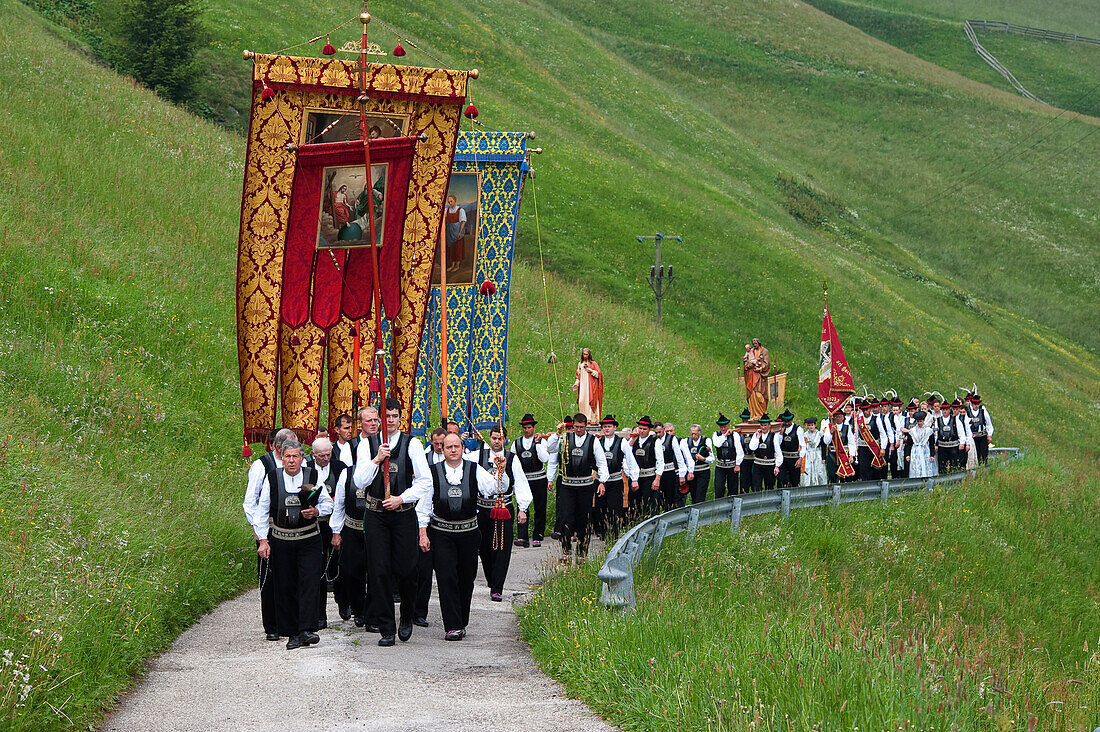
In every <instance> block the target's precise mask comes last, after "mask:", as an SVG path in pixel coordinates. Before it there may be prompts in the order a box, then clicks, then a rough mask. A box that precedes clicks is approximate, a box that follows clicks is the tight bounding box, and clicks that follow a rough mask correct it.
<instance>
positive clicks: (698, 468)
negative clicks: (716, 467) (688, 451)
mask: <svg viewBox="0 0 1100 732" xmlns="http://www.w3.org/2000/svg"><path fill="white" fill-rule="evenodd" d="M704 470H710V463H695V469H694V470H692V471H691V472H693V473H701V472H703V471H704Z"/></svg>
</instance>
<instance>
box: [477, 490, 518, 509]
mask: <svg viewBox="0 0 1100 732" xmlns="http://www.w3.org/2000/svg"><path fill="white" fill-rule="evenodd" d="M514 495H515V494H514V493H505V494H504V505H505V506H507V505H508V504H510V503H511V502H512V497H513V496H514ZM495 505H497V499H496V496H493V497H492V498H486V497H485V496H481V495H479V496H478V497H477V507H478V508H492V507H493V506H495Z"/></svg>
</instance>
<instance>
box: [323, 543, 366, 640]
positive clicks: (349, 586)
mask: <svg viewBox="0 0 1100 732" xmlns="http://www.w3.org/2000/svg"><path fill="white" fill-rule="evenodd" d="M364 542H365V537H364V536H363V532H362V530H360V529H351V528H348V527H347V525H345V526H344V528H343V530H342V531H341V532H340V580H341V584H343V586H344V601H345V602H346V603H347V608H348V609H349V610H351V614H352V615H354V616H355V617H356V618H358V619H365V618H366V617H367V549H366V546H365V543H364ZM330 571H331V570H330Z"/></svg>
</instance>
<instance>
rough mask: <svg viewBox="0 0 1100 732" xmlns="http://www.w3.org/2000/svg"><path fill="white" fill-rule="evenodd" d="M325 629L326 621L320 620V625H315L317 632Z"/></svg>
mask: <svg viewBox="0 0 1100 732" xmlns="http://www.w3.org/2000/svg"><path fill="white" fill-rule="evenodd" d="M327 627H328V621H327V620H322V621H321V622H320V623H318V624H317V629H318V630H324V629H325V628H327Z"/></svg>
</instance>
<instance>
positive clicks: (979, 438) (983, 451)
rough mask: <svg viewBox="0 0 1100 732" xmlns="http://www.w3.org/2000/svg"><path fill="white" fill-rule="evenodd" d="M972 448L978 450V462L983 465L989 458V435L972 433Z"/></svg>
mask: <svg viewBox="0 0 1100 732" xmlns="http://www.w3.org/2000/svg"><path fill="white" fill-rule="evenodd" d="M974 449H975V450H977V451H978V462H979V463H980V464H982V465H984V464H985V461H986V460H988V459H989V435H974Z"/></svg>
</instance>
